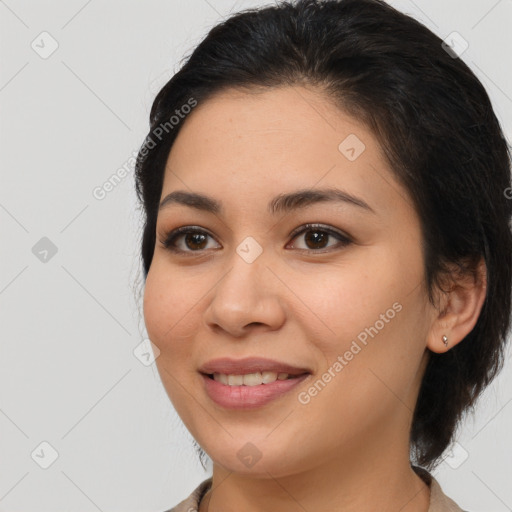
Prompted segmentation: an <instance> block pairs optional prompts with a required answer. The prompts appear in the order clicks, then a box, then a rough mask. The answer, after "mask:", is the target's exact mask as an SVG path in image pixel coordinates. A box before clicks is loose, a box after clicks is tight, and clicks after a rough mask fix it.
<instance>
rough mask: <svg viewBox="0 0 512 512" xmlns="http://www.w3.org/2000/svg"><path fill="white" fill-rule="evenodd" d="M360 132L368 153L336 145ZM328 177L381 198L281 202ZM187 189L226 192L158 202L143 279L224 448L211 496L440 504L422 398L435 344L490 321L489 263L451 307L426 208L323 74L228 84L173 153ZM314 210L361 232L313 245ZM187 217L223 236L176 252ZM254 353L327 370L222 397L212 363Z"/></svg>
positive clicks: (203, 425)
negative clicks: (432, 267) (424, 449)
mask: <svg viewBox="0 0 512 512" xmlns="http://www.w3.org/2000/svg"><path fill="white" fill-rule="evenodd" d="M349 134H355V135H357V137H358V138H359V139H360V140H361V141H363V143H364V144H365V146H366V148H365V150H364V151H363V152H362V153H361V154H360V156H359V157H358V158H357V159H355V160H354V161H350V160H349V159H347V158H346V156H345V155H344V154H342V152H341V151H340V150H339V149H338V146H339V144H340V143H341V142H342V141H343V140H344V139H345V138H346V137H347V136H348V135H349ZM327 186H330V187H336V188H338V189H341V190H344V191H347V192H349V193H350V194H353V195H355V196H357V197H359V198H361V199H363V200H364V201H365V202H366V203H367V204H368V205H369V206H370V207H371V208H372V209H373V210H374V212H370V211H367V210H365V209H363V208H361V207H357V206H354V205H351V204H348V203H327V202H324V203H317V204H312V205H310V206H308V207H307V208H304V209H301V210H298V211H295V212H292V213H288V214H286V213H279V214H277V215H272V214H270V213H269V212H268V211H267V208H266V207H267V203H268V201H270V200H271V199H272V198H273V197H274V196H275V195H276V194H278V193H285V192H293V191H295V190H297V189H303V188H306V189H311V188H313V189H315V188H320V187H322V188H323V187H327ZM175 190H185V191H194V192H199V193H203V194H207V195H210V196H212V197H214V198H215V199H217V200H218V201H221V202H222V205H223V208H224V212H223V213H222V214H220V213H218V214H212V213H208V212H201V211H198V210H195V209H193V208H190V207H187V206H184V205H179V204H172V205H169V206H168V207H166V208H164V209H162V210H161V211H160V212H159V215H158V220H157V226H156V233H157V242H156V245H155V253H154V258H153V261H152V264H151V267H150V270H149V273H148V276H147V280H146V286H145V294H144V317H145V322H146V327H147V330H148V334H149V338H150V339H151V340H152V342H153V343H154V344H155V345H156V346H157V347H158V348H159V350H160V356H159V357H158V358H157V360H156V364H157V367H158V370H159V373H160V375H161V378H162V381H163V384H164V386H165V389H166V391H167V393H168V395H169V397H170V399H171V401H172V403H173V405H174V407H175V408H176V410H177V412H178V414H179V415H180V417H181V418H182V420H183V422H184V423H185V425H186V427H187V428H188V429H189V431H190V432H191V434H192V435H193V436H194V438H195V439H196V440H197V441H198V443H199V444H200V445H201V447H202V448H203V449H204V450H205V451H206V452H207V453H208V455H209V456H210V457H211V458H212V460H213V462H214V469H213V490H212V491H211V492H209V493H208V494H207V495H206V496H205V498H204V499H203V500H202V502H201V505H200V512H205V511H206V510H209V512H215V511H221V510H222V511H223V512H227V511H235V510H236V511H239V510H244V511H246V512H253V511H263V510H280V511H284V512H288V511H290V512H292V511H299V510H300V511H303V510H315V511H319V512H324V511H325V512H326V511H332V510H343V511H344V512H352V511H358V512H360V511H361V510H379V511H381V512H386V511H393V512H396V511H397V510H400V511H401V512H412V511H415V512H426V511H427V510H428V507H429V495H430V492H429V488H428V487H427V486H426V485H425V483H424V482H423V481H422V480H421V479H420V478H419V477H418V476H417V475H416V474H415V473H414V471H413V470H412V469H411V467H410V463H409V432H410V426H411V420H412V412H413V410H414V405H415V403H416V400H417V396H418V390H419V385H420V383H421V379H422V376H423V373H424V370H425V365H426V363H427V360H428V354H429V350H432V351H435V352H444V351H446V350H450V349H451V348H452V347H453V346H454V345H455V344H457V343H458V342H460V341H461V340H462V339H463V338H464V336H465V335H466V334H467V333H468V332H470V331H471V329H472V328H473V326H474V324H475V323H476V321H477V318H478V314H479V312H480V309H481V307H482V303H483V300H484V296H485V278H484V277H485V275H483V278H482V280H480V281H479V282H473V281H472V280H469V279H467V280H464V281H462V280H461V281H459V282H457V283H456V284H455V285H454V286H453V290H452V292H451V293H450V294H447V295H446V296H443V297H442V298H441V301H442V302H441V308H440V309H436V308H434V307H433V306H432V305H431V304H430V303H429V301H428V298H427V291H426V288H425V283H424V267H423V257H422V253H421V245H420V244H421V230H420V222H419V218H418V216H417V213H416V211H415V209H414V207H413V205H412V201H411V199H410V197H409V195H408V193H407V191H406V190H405V189H404V188H402V187H401V186H400V185H399V183H398V182H397V181H396V180H395V178H394V175H393V173H392V171H391V169H390V167H389V164H388V163H387V161H386V160H385V158H384V155H383V153H382V150H381V148H380V146H379V144H378V142H377V140H376V138H375V137H374V136H373V134H372V133H371V132H370V131H369V130H368V129H367V128H365V127H364V126H363V125H362V124H360V123H359V122H358V121H357V120H356V119H354V118H352V117H350V116H348V115H347V114H346V113H344V112H342V111H340V110H339V109H337V108H336V107H334V105H333V104H332V103H331V102H330V101H329V100H328V99H327V97H325V96H324V95H323V94H322V93H321V92H320V91H318V90H315V89H311V88H305V87H302V86H300V87H299V86H297V87H288V86H287V87H282V88H278V89H272V90H270V89H267V90H265V91H264V92H251V93H247V92H241V91H235V90H225V91H223V92H221V93H220V94H217V95H215V96H214V97H213V98H210V99H209V100H208V101H206V102H205V103H202V104H200V105H198V106H197V107H196V108H195V109H194V110H193V111H192V113H191V114H190V115H189V116H188V117H187V120H186V121H185V122H184V124H183V126H182V128H181V131H180V133H179V135H178V137H177V139H176V141H175V144H174V146H173V148H172V150H171V153H170V155H169V158H168V162H167V167H166V171H165V178H164V183H163V190H162V196H161V198H162V199H163V198H164V197H165V196H166V195H167V194H168V193H170V192H172V191H175ZM306 223H320V224H322V225H324V226H325V227H332V228H333V229H335V230H336V229H337V230H339V231H341V232H343V233H346V234H347V235H349V237H350V238H351V240H352V243H350V244H348V245H340V243H339V240H338V239H337V238H336V237H335V236H332V235H331V236H329V238H328V239H327V240H325V239H324V242H323V245H322V243H320V244H317V245H315V243H314V240H313V242H311V241H309V242H308V233H309V235H311V231H313V233H314V232H316V231H317V230H315V229H312V230H311V231H309V232H305V233H304V232H303V233H302V234H299V235H298V236H296V237H295V238H292V237H290V233H291V232H292V230H293V229H295V228H297V227H300V226H302V225H304V224H306ZM180 226H199V227H201V228H202V229H204V230H207V232H208V234H211V235H212V236H211V237H210V236H209V237H207V239H206V241H205V242H204V244H203V245H201V244H198V242H197V241H195V242H194V239H193V238H192V239H191V238H190V237H189V238H188V243H189V244H188V245H187V243H186V242H187V239H186V237H184V236H181V237H180V238H179V239H177V240H176V241H175V245H177V246H178V247H179V248H181V249H182V250H184V251H188V253H187V254H175V253H173V252H171V251H170V250H169V249H166V248H165V247H164V246H163V243H162V242H163V241H164V240H165V237H166V234H167V233H168V232H170V231H171V230H173V229H175V228H177V227H180ZM320 233H324V234H325V231H322V230H320ZM248 236H251V237H253V238H254V239H255V240H256V241H257V242H258V243H259V245H260V246H261V248H262V250H263V252H262V254H261V255H260V256H259V257H258V258H257V259H256V260H255V261H254V262H252V263H250V264H249V263H247V262H246V261H245V260H244V259H242V258H241V257H240V256H239V254H238V253H237V252H236V248H237V247H238V246H239V244H241V242H242V241H243V240H244V239H245V238H246V237H248ZM194 243H195V244H196V245H194ZM198 245H199V247H200V250H199V251H198V250H197V248H196V247H197V246H198ZM194 249H195V252H194ZM308 249H309V251H308ZM322 251H323V252H322ZM395 303H398V304H399V305H401V310H400V311H399V312H396V314H395V315H394V317H393V318H392V319H390V320H389V319H388V322H385V323H384V327H383V328H381V329H380V330H379V332H378V334H376V335H375V336H374V337H373V338H371V337H369V338H368V343H367V345H366V346H364V345H361V344H359V345H361V347H362V349H361V350H360V351H359V352H358V353H357V355H354V357H353V358H352V359H351V360H350V361H348V362H347V364H346V365H345V366H344V367H343V369H342V370H341V371H339V372H337V373H336V376H335V377H333V378H332V379H331V380H330V382H329V383H328V384H327V385H326V386H325V387H324V388H323V389H322V390H321V391H320V392H319V393H318V394H317V395H316V396H314V397H313V398H311V400H310V402H309V403H307V404H302V403H300V402H299V400H298V394H299V393H300V392H301V391H307V390H308V389H309V388H310V387H311V386H312V385H313V383H314V382H315V381H317V380H318V378H320V377H321V376H322V375H323V374H324V373H325V372H326V371H328V369H329V368H330V367H331V368H332V366H333V364H334V363H335V361H336V360H337V358H338V356H339V355H341V356H343V354H345V352H346V351H347V350H349V349H350V346H351V343H352V341H353V340H355V339H356V338H357V335H358V334H359V333H361V332H362V331H364V329H365V328H368V327H370V326H375V325H376V322H377V320H379V319H380V318H381V315H382V314H385V312H386V311H387V310H389V309H390V308H392V305H393V304H395ZM439 311H443V313H442V314H440V312H439ZM443 334H446V336H448V338H449V346H448V348H445V346H444V344H443V342H442V339H441V338H442V336H443ZM253 355H254V356H262V357H269V358H273V359H277V360H280V361H284V362H288V363H290V364H292V365H294V366H298V367H303V368H308V369H309V370H310V371H311V372H312V375H310V376H309V377H308V379H307V380H306V381H305V382H303V383H302V384H301V385H300V386H299V387H298V388H296V389H295V390H293V391H292V392H290V393H288V394H286V395H284V396H282V397H280V398H278V399H276V400H274V401H273V402H271V403H269V404H267V405H265V406H264V407H261V408H257V409H252V410H243V411H239V410H238V411H237V410H228V409H224V408H222V407H220V406H218V405H216V404H215V403H214V402H212V401H211V400H210V398H209V397H208V395H207V394H206V392H205V391H204V386H203V380H202V377H201V375H200V374H199V373H198V368H199V367H200V366H201V365H202V364H203V363H205V362H206V361H208V360H210V359H213V358H217V357H224V356H230V357H233V358H241V357H245V356H253ZM440 392H442V391H440ZM249 442H250V443H252V444H253V445H255V446H256V448H257V450H258V452H259V453H260V454H261V459H260V460H259V461H258V462H257V463H256V464H254V465H253V466H252V467H250V468H249V467H247V466H245V465H244V464H243V463H242V461H241V460H240V459H239V458H238V457H237V452H238V451H239V450H240V449H241V448H242V447H243V446H244V445H246V443H249Z"/></svg>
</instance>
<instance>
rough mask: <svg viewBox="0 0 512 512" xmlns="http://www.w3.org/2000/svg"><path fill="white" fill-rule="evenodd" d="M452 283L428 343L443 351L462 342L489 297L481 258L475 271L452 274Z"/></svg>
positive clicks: (438, 351) (484, 267)
mask: <svg viewBox="0 0 512 512" xmlns="http://www.w3.org/2000/svg"><path fill="white" fill-rule="evenodd" d="M452 281H453V283H452V287H451V289H450V291H448V292H446V294H445V295H444V296H443V308H441V309H440V310H439V313H438V315H437V317H436V318H435V319H434V322H433V323H432V326H431V328H430V331H429V333H428V338H427V347H428V348H429V349H430V350H431V351H432V352H436V353H443V352H447V351H448V350H450V349H451V348H452V347H454V346H455V345H457V344H458V343H460V342H461V341H462V340H463V339H464V338H465V337H466V336H467V335H468V334H469V333H470V332H471V331H472V330H473V328H474V327H475V325H476V323H477V321H478V317H479V316H480V312H481V311H482V307H483V304H484V301H485V297H486V291H487V269H486V266H485V261H484V259H483V258H481V259H480V261H479V263H478V265H477V267H476V269H475V275H473V273H472V272H471V273H467V274H465V275H463V276H460V277H452Z"/></svg>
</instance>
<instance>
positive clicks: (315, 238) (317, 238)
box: [306, 231, 328, 249]
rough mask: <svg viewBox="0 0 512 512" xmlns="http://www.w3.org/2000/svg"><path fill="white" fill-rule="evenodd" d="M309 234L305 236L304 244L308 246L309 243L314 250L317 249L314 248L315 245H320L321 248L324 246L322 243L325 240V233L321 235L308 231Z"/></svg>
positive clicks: (316, 247)
mask: <svg viewBox="0 0 512 512" xmlns="http://www.w3.org/2000/svg"><path fill="white" fill-rule="evenodd" d="M308 233H309V234H308V235H306V243H307V244H308V246H309V242H311V243H312V244H313V246H314V247H313V248H315V249H318V246H316V245H315V244H320V245H321V246H322V247H324V245H322V242H325V241H326V240H327V237H328V235H327V233H321V232H319V231H309V232H308Z"/></svg>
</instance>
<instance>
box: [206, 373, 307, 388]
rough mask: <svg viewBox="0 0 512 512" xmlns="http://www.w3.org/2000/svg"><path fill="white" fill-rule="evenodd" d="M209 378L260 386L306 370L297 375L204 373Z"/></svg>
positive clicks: (297, 376)
mask: <svg viewBox="0 0 512 512" xmlns="http://www.w3.org/2000/svg"><path fill="white" fill-rule="evenodd" d="M204 375H206V376H207V377H209V378H210V379H212V380H214V381H216V382H220V383H221V384H224V385H226V386H260V385H265V384H271V383H272V382H276V381H278V380H291V379H297V378H299V377H302V376H303V375H308V372H304V373H301V374H297V375H291V374H288V373H278V372H272V371H263V372H254V373H246V374H244V375H236V374H229V375H228V374H225V373H207V374H204Z"/></svg>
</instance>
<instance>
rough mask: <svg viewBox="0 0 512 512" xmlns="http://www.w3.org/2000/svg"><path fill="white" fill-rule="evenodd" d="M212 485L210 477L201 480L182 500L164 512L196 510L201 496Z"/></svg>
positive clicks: (189, 511)
mask: <svg viewBox="0 0 512 512" xmlns="http://www.w3.org/2000/svg"><path fill="white" fill-rule="evenodd" d="M211 485H212V478H211V477H210V478H208V479H206V480H203V481H202V482H201V483H200V484H199V485H198V486H197V487H196V488H195V489H194V490H193V491H192V493H191V494H190V496H188V497H187V498H185V499H184V500H183V501H180V502H179V503H178V504H177V505H176V506H175V507H173V508H171V509H169V510H166V511H165V512H197V511H198V510H199V503H200V502H201V498H202V497H203V496H204V495H205V494H206V493H207V492H208V490H209V489H210V487H211Z"/></svg>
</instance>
